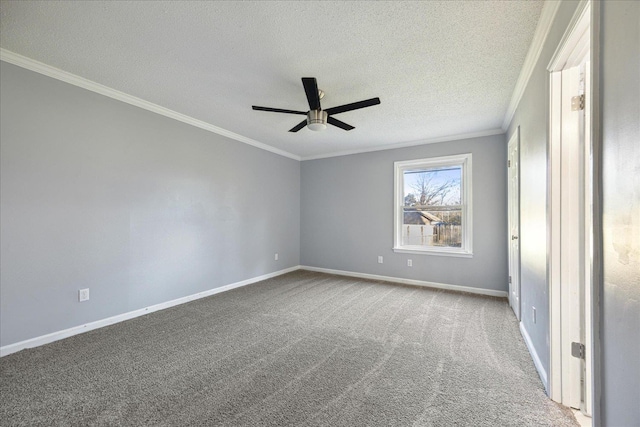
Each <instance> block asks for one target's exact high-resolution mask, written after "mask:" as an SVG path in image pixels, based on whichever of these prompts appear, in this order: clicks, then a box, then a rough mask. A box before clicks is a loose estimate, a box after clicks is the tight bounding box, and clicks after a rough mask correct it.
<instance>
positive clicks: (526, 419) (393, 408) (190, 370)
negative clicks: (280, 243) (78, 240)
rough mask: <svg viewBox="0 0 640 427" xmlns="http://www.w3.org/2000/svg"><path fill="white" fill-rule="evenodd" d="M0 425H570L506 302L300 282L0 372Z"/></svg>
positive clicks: (53, 349) (143, 324)
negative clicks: (544, 382) (540, 374)
mask: <svg viewBox="0 0 640 427" xmlns="http://www.w3.org/2000/svg"><path fill="white" fill-rule="evenodd" d="M0 424H1V425H2V426H14V425H28V426H34V425H46V426H50V425H69V426H84V425H135V426H139V425H165V426H174V425H194V426H196V425H197V426H214V425H215V426H286V425H291V426H454V425H458V426H534V425H535V426H545V425H546V426H575V425H577V424H576V422H575V420H574V418H573V416H572V415H571V413H570V411H568V410H567V409H566V408H563V407H561V406H559V405H557V404H555V403H554V402H552V401H550V400H549V399H548V398H547V397H546V395H545V394H544V390H543V386H542V383H541V382H540V379H539V378H538V375H537V373H536V370H535V368H534V366H533V362H532V361H531V357H530V355H529V354H528V352H527V349H526V347H525V344H524V342H523V340H522V337H521V336H520V332H519V330H518V323H517V321H516V319H515V317H514V315H513V313H512V312H511V310H510V308H509V307H508V305H507V303H506V300H504V299H500V298H491V297H482V296H474V295H470V294H463V293H454V292H445V291H441V290H434V289H427V288H415V287H407V286H401V285H395V284H389V283H384V282H375V281H369V280H361V279H353V278H346V277H338V276H331V275H326V274H319V273H312V272H308V271H296V272H293V273H290V274H286V275H283V276H280V277H277V278H274V279H270V280H266V281H264V282H260V283H256V284H253V285H251V286H246V287H243V288H239V289H235V290H232V291H229V292H225V293H221V294H218V295H214V296H212V297H208V298H203V299H200V300H197V301H193V302H190V303H188V304H183V305H180V306H177V307H173V308H170V309H167V310H163V311H159V312H155V313H152V314H149V315H146V316H143V317H139V318H136V319H133V320H130V321H127V322H123V323H119V324H117V325H113V326H110V327H106V328H102V329H99V330H95V331H91V332H87V333H85V334H81V335H77V336H75V337H71V338H68V339H65V340H62V341H58V342H55V343H52V344H49V345H46V346H42V347H39V348H35V349H29V350H24V351H21V352H19V353H15V354H12V355H10V356H6V357H4V358H2V359H0Z"/></svg>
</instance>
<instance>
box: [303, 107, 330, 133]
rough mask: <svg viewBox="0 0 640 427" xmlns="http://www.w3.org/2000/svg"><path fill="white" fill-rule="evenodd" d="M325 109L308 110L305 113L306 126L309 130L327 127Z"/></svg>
mask: <svg viewBox="0 0 640 427" xmlns="http://www.w3.org/2000/svg"><path fill="white" fill-rule="evenodd" d="M327 117H328V114H327V112H326V111H322V110H310V111H309V112H308V113H307V127H308V128H309V129H311V130H316V131H317V130H324V129H326V128H327Z"/></svg>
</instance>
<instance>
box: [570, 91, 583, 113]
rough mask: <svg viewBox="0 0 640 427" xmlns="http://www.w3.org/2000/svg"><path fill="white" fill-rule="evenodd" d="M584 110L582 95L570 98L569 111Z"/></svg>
mask: <svg viewBox="0 0 640 427" xmlns="http://www.w3.org/2000/svg"><path fill="white" fill-rule="evenodd" d="M580 110H584V94H582V95H578V96H574V97H572V98H571V111H580Z"/></svg>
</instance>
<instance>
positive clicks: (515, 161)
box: [507, 126, 521, 320]
mask: <svg viewBox="0 0 640 427" xmlns="http://www.w3.org/2000/svg"><path fill="white" fill-rule="evenodd" d="M507 150H508V151H507V155H508V160H507V170H508V184H507V186H508V187H507V200H508V223H509V234H508V239H509V305H510V306H511V308H512V309H513V312H514V313H515V315H516V318H517V319H518V320H521V319H520V126H518V127H517V128H516V131H515V132H514V133H513V135H512V136H511V139H509V143H508V144H507Z"/></svg>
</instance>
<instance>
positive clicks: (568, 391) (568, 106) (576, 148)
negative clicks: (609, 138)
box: [559, 66, 584, 409]
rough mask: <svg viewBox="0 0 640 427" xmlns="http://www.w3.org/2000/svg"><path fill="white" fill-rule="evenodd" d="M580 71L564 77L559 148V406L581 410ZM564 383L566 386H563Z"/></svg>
mask: <svg viewBox="0 0 640 427" xmlns="http://www.w3.org/2000/svg"><path fill="white" fill-rule="evenodd" d="M580 81H581V73H580V67H579V66H577V67H573V68H569V69H565V70H563V71H562V131H561V132H562V138H561V140H562V142H561V148H560V153H561V154H560V155H561V161H560V163H561V166H560V167H561V172H560V193H561V198H560V224H561V226H560V253H559V255H560V289H561V291H560V292H561V298H562V304H561V321H562V371H563V381H562V402H563V403H564V404H565V405H567V406H571V407H572V408H576V409H579V408H580V404H581V401H582V395H581V393H582V390H581V378H582V363H581V359H580V358H577V357H573V356H572V354H571V352H572V348H571V345H572V343H574V342H575V343H582V342H583V341H582V339H581V335H582V331H581V326H582V325H581V319H580V317H581V316H580V314H581V313H580V312H581V310H580V309H581V306H582V301H583V300H584V295H583V292H582V289H583V286H582V284H583V283H584V273H583V271H584V267H583V264H582V263H583V260H584V246H583V245H584V243H583V238H584V237H583V230H584V179H583V177H584V171H583V163H584V160H583V157H582V156H583V155H584V154H583V153H584V131H583V129H584V128H583V126H584V110H583V109H580V108H579V107H576V106H575V101H574V97H576V96H579V95H581V94H582V93H581V88H580V86H581V85H580ZM565 378H566V381H565V380H564V379H565Z"/></svg>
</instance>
